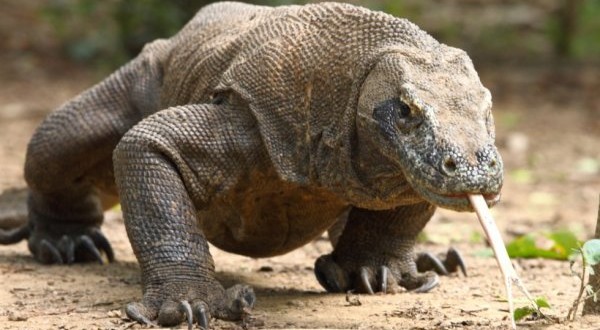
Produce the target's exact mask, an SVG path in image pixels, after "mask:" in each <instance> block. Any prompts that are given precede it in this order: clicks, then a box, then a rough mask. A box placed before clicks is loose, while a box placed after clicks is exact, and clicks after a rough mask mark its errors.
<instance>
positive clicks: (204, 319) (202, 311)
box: [194, 303, 210, 330]
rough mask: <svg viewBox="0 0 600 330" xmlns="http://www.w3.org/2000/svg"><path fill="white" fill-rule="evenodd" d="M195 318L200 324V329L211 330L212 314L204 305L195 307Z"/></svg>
mask: <svg viewBox="0 0 600 330" xmlns="http://www.w3.org/2000/svg"><path fill="white" fill-rule="evenodd" d="M194 316H195V318H196V321H197V322H198V325H199V326H200V329H203V330H208V329H209V325H210V323H209V320H210V314H209V313H208V309H207V308H206V306H205V305H204V304H203V303H200V304H198V305H196V306H195V308H194Z"/></svg>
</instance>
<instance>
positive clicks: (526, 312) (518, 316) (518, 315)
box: [513, 297, 550, 321]
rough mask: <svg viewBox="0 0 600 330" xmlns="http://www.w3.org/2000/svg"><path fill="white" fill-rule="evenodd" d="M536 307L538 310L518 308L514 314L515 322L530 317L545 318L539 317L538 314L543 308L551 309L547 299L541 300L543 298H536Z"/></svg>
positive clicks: (529, 307) (526, 307) (527, 307)
mask: <svg viewBox="0 0 600 330" xmlns="http://www.w3.org/2000/svg"><path fill="white" fill-rule="evenodd" d="M535 305H536V306H537V309H536V308H533V307H532V306H525V307H519V308H516V309H515V311H514V313H513V316H514V318H515V321H519V320H522V319H523V318H525V317H527V316H530V315H532V316H543V315H538V314H539V313H538V312H539V311H540V310H541V308H550V304H549V303H548V301H547V300H546V298H541V297H538V298H536V299H535Z"/></svg>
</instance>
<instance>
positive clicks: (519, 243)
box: [506, 234, 566, 259]
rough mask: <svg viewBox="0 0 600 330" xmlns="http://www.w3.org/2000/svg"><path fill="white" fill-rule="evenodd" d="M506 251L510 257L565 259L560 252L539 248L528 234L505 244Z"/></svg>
mask: <svg viewBox="0 0 600 330" xmlns="http://www.w3.org/2000/svg"><path fill="white" fill-rule="evenodd" d="M506 251H507V252H508V255H509V256H510V257H511V258H546V259H565V258H566V257H563V256H562V255H561V254H560V253H557V252H555V251H551V250H545V249H540V248H538V247H537V246H536V244H535V238H534V236H533V235H531V234H528V235H525V236H521V237H518V238H516V239H514V240H513V241H512V242H510V243H508V245H507V246H506Z"/></svg>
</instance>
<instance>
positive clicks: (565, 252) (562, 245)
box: [547, 230, 579, 259]
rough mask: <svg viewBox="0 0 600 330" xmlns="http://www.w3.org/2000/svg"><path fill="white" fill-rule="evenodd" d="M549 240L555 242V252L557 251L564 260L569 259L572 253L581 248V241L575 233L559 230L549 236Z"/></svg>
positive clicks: (553, 248)
mask: <svg viewBox="0 0 600 330" xmlns="http://www.w3.org/2000/svg"><path fill="white" fill-rule="evenodd" d="M547 237H548V238H549V239H551V240H552V241H554V246H553V247H552V250H553V251H556V252H557V253H559V254H560V255H561V256H564V257H565V258H564V259H568V258H569V255H570V254H571V251H572V250H573V249H577V248H578V247H579V240H578V239H577V237H575V234H573V232H571V231H568V230H559V231H555V232H553V233H550V234H548V235H547Z"/></svg>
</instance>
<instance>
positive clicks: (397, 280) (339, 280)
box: [315, 248, 465, 294]
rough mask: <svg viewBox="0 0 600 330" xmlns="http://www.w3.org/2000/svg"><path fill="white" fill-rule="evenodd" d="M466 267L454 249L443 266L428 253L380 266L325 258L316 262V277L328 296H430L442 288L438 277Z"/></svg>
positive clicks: (369, 262)
mask: <svg viewBox="0 0 600 330" xmlns="http://www.w3.org/2000/svg"><path fill="white" fill-rule="evenodd" d="M464 267H465V266H464V262H463V260H462V258H461V257H460V254H459V253H458V251H456V250H455V249H452V248H451V249H450V250H449V251H448V254H447V256H446V259H445V260H444V261H443V262H442V261H440V260H439V259H438V258H437V257H434V256H432V255H431V254H429V253H421V254H419V255H418V256H417V258H416V259H415V260H410V261H406V262H399V261H394V260H393V259H392V260H388V261H385V262H381V264H380V265H373V262H372V261H368V262H364V263H360V262H358V263H357V262H356V261H353V262H344V261H342V262H338V261H337V260H335V259H334V256H333V255H324V256H321V257H320V258H319V259H317V261H316V262H315V275H316V277H317V280H318V281H319V283H320V284H321V285H322V286H323V287H324V288H325V289H326V290H327V291H329V292H346V291H349V290H354V291H356V292H360V293H369V294H373V293H376V292H381V293H394V292H398V291H399V288H400V287H403V288H405V289H407V290H410V291H414V292H428V291H430V290H431V289H433V288H435V287H436V286H437V285H438V284H439V277H438V274H440V275H448V274H449V273H450V272H454V271H456V270H457V269H458V268H460V269H461V270H462V272H463V273H465V270H464Z"/></svg>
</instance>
